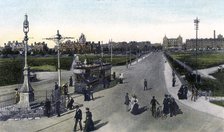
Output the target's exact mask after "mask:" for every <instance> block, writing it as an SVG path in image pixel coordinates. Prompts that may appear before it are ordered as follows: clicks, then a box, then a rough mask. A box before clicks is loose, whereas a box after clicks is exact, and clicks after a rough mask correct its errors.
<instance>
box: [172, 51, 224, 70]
mask: <svg viewBox="0 0 224 132" xmlns="http://www.w3.org/2000/svg"><path fill="white" fill-rule="evenodd" d="M170 55H171V56H172V57H173V58H175V59H178V60H180V61H182V62H185V63H186V64H187V65H189V66H191V67H192V68H193V69H194V68H195V67H196V57H195V54H194V53H171V54H170ZM197 60H198V63H197V64H198V66H197V67H198V69H204V68H209V67H212V66H217V65H220V64H224V53H199V54H198V59H197Z"/></svg>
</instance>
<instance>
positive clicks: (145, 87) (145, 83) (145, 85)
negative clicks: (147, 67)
mask: <svg viewBox="0 0 224 132" xmlns="http://www.w3.org/2000/svg"><path fill="white" fill-rule="evenodd" d="M147 89H148V88H147V80H146V79H144V90H147Z"/></svg>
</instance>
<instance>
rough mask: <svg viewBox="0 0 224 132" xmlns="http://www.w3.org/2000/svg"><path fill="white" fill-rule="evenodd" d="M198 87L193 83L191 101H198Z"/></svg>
mask: <svg viewBox="0 0 224 132" xmlns="http://www.w3.org/2000/svg"><path fill="white" fill-rule="evenodd" d="M196 90H197V89H196V87H195V86H194V85H192V95H191V101H194V102H195V101H196V96H197V95H196V94H197V91H196Z"/></svg>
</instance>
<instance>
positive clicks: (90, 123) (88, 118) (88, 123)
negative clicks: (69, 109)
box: [84, 108, 94, 132]
mask: <svg viewBox="0 0 224 132" xmlns="http://www.w3.org/2000/svg"><path fill="white" fill-rule="evenodd" d="M85 123H86V124H85V128H84V132H90V131H93V130H94V123H93V119H92V113H91V112H90V111H89V108H86V121H85Z"/></svg>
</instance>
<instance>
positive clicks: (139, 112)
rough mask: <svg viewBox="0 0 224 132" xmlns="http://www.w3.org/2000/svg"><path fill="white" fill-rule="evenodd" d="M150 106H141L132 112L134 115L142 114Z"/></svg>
mask: <svg viewBox="0 0 224 132" xmlns="http://www.w3.org/2000/svg"><path fill="white" fill-rule="evenodd" d="M147 110H148V108H147V106H143V107H141V108H139V109H138V110H137V111H136V112H131V113H132V114H133V115H139V114H142V113H143V112H145V111H147Z"/></svg>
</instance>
